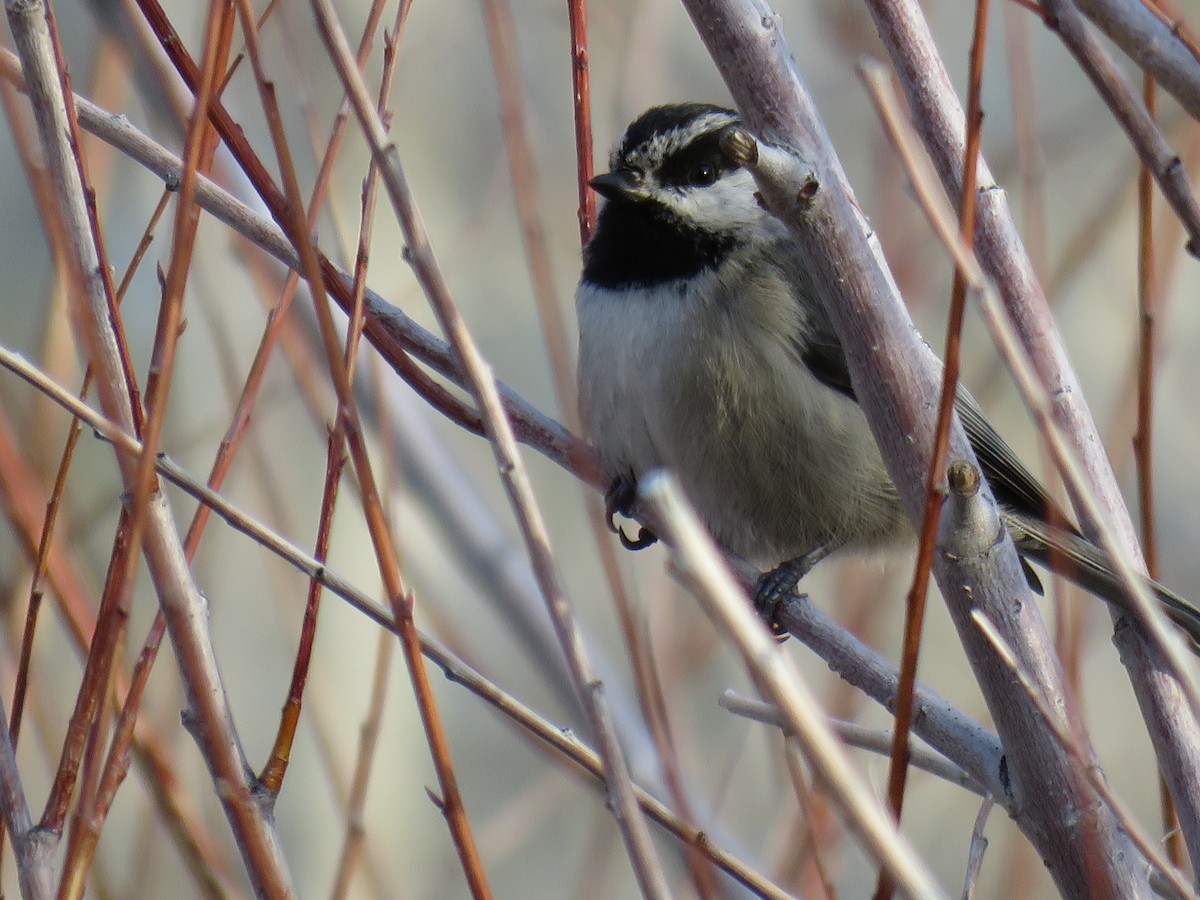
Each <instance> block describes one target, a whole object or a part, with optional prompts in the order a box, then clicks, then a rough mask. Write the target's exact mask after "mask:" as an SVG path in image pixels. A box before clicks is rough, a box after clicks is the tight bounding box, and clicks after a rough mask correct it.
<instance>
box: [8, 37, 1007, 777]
mask: <svg viewBox="0 0 1200 900" xmlns="http://www.w3.org/2000/svg"><path fill="white" fill-rule="evenodd" d="M0 75H3V76H4V77H7V78H9V79H10V80H13V81H14V82H15V83H17V84H23V82H22V80H21V73H20V68H19V66H18V65H17V64H16V63H15V60H14V59H13V57H12V56H11V54H5V53H3V52H0ZM76 101H77V103H78V104H79V109H80V121H81V124H83V125H84V126H85V127H86V128H88V129H89V130H91V131H93V133H95V134H97V135H99V136H101V137H102V138H103V139H104V140H105V141H107V142H109V143H112V144H113V145H114V146H117V147H118V148H120V149H121V150H122V152H124V153H126V154H128V155H129V156H130V157H131V158H132V159H134V160H136V161H138V162H139V163H140V164H142V165H143V166H145V167H146V168H147V169H148V170H150V171H151V172H153V173H154V174H156V175H157V176H158V177H159V178H161V179H163V180H164V181H165V182H166V183H168V184H171V183H174V181H175V180H176V179H177V175H178V167H179V159H178V158H177V157H175V156H173V155H172V154H171V153H170V152H168V151H167V150H165V149H164V148H162V147H161V146H160V145H158V144H156V143H154V142H153V141H151V140H150V139H149V138H147V137H146V136H145V135H143V134H142V133H141V132H139V131H138V130H137V129H135V128H134V127H133V126H132V125H131V124H130V123H129V122H128V120H126V119H124V118H123V117H120V116H113V115H111V114H109V113H107V112H105V111H104V110H101V109H99V108H97V107H95V106H94V105H92V104H90V103H89V102H88V101H87V100H85V99H83V98H76ZM197 198H198V201H199V202H200V204H201V205H202V206H203V207H204V208H205V209H206V210H207V211H208V212H210V213H211V214H213V215H214V216H215V217H216V218H218V219H219V220H221V221H223V222H225V223H226V224H228V225H229V226H230V227H231V228H233V229H234V230H236V231H237V232H238V233H240V234H242V235H243V236H245V237H246V238H247V239H248V240H251V241H252V242H254V243H255V244H256V245H257V246H259V247H261V248H262V249H264V250H265V251H266V252H268V253H270V254H271V255H272V256H274V257H275V258H277V259H279V260H280V262H282V263H283V264H285V265H288V266H291V267H293V268H294V267H296V266H297V265H298V263H297V261H296V256H295V251H294V250H293V249H292V247H291V245H290V244H289V243H288V242H287V239H286V238H285V237H284V235H283V234H282V232H281V231H280V230H279V229H278V227H276V226H275V225H273V224H272V223H270V222H268V221H266V220H265V219H263V218H262V217H261V216H258V215H257V214H255V213H254V212H253V211H252V210H250V209H249V208H248V207H246V206H245V205H244V204H242V203H241V202H240V201H238V200H236V199H235V198H233V197H232V196H231V195H230V194H228V193H227V192H225V191H224V190H222V189H221V188H218V187H217V186H215V185H213V184H211V182H206V181H205V180H204V179H201V185H200V189H199V191H198V194H197ZM339 277H340V278H342V279H343V280H344V281H346V282H347V283H349V282H350V276H347V275H340V276H339ZM366 306H367V309H368V313H369V315H368V320H367V337H368V338H369V339H370V340H371V341H372V342H373V343H374V344H375V346H376V349H378V350H379V351H380V353H381V355H382V356H383V357H384V358H385V359H388V360H389V361H390V364H391V365H393V366H395V365H396V359H398V358H404V359H407V357H406V356H404V355H403V352H404V351H403V349H401V347H402V345H403V347H404V348H409V349H414V350H415V351H416V352H419V354H420V355H421V358H422V359H424V360H425V361H427V362H428V363H429V364H431V365H433V366H434V367H435V368H436V369H437V370H438V371H439V372H443V373H444V374H446V375H447V377H449V378H451V379H452V380H454V381H455V382H456V383H461V380H462V379H461V375H460V373H459V368H458V366H457V364H456V363H454V362H453V361H452V360H451V359H450V357H449V348H448V347H447V345H446V344H445V343H444V342H443V341H441V340H440V339H438V338H436V337H434V336H433V335H431V334H430V333H429V332H427V331H425V330H424V329H422V328H421V327H420V326H419V325H417V324H416V323H415V322H414V321H413V320H412V319H411V318H409V317H408V316H406V315H405V314H404V313H403V312H402V311H400V310H398V309H396V308H395V307H393V306H391V304H389V303H387V302H386V301H385V300H383V299H382V298H380V297H379V296H378V295H377V294H374V293H373V292H371V291H369V290H368V291H367V293H366ZM372 323H375V325H376V327H375V328H374V329H373V328H372ZM409 364H412V362H411V360H409ZM439 387H440V386H439ZM442 390H444V388H442ZM500 391H501V394H502V396H503V397H504V401H505V407H506V410H507V411H508V414H509V416H510V417H511V418H512V421H513V424H514V427H515V429H516V431H517V434H518V435H520V436H521V439H522V440H523V441H524V442H525V443H527V444H529V445H530V446H531V447H533V448H534V449H536V450H537V451H538V452H540V453H541V454H542V455H544V456H545V457H547V458H548V459H550V460H552V461H554V462H556V463H558V465H560V466H562V467H563V468H565V469H566V470H568V471H570V472H572V473H573V474H574V475H575V476H576V477H578V478H580V479H583V480H584V481H586V482H587V483H589V484H591V485H593V486H594V487H597V488H599V489H601V490H603V489H604V488H605V487H606V486H607V480H606V479H605V478H604V477H603V476H602V475H601V474H600V472H599V469H598V468H597V467H596V466H595V465H594V464H593V463H591V462H590V461H589V460H587V458H586V456H585V455H584V454H583V453H582V452H581V449H585V448H583V444H582V442H580V441H579V439H578V438H576V437H574V436H573V435H571V434H570V433H569V432H567V431H566V430H565V429H564V428H563V427H562V426H561V425H559V424H558V423H557V422H554V421H553V420H551V419H549V418H548V417H546V416H545V415H543V414H542V413H540V412H539V411H538V410H537V409H536V408H534V407H533V406H532V405H531V404H529V403H528V402H527V401H525V400H524V399H523V398H521V397H520V396H519V395H518V394H516V393H515V392H514V391H513V390H512V389H511V388H509V387H507V386H505V385H503V384H502V385H500ZM85 409H86V408H85ZM80 414H81V415H82V413H80ZM472 416H473V417H474V418H473V419H472V420H471V422H473V428H472V430H475V431H476V432H477V433H478V432H479V431H480V430H481V429H482V426H481V424H480V423H479V420H478V417H477V415H476V414H474V413H473V412H472ZM88 421H89V424H92V425H93V426H95V427H99V425H97V424H96V422H95V421H93V420H90V419H89V420H88ZM185 490H188V491H189V492H190V493H192V495H193V496H196V497H205V496H207V495H205V494H204V493H203V490H202V485H196V486H193V487H185ZM209 502H210V501H209V500H206V501H205V503H206V504H207V503H209ZM214 508H216V507H214ZM222 515H224V513H222ZM231 524H234V527H237V525H236V517H234V522H232V523H231ZM268 548H269V549H271V548H270V546H269V545H268ZM502 574H503V573H493V575H492V577H502ZM326 586H327V587H328V586H329V585H328V584H327V585H326ZM335 592H336V591H335ZM781 615H782V617H783V621H784V622H785V624H789V623H790V624H791V625H792V630H793V631H794V632H795V633H796V634H797V635H798V637H799V639H800V640H802V641H804V642H805V643H806V644H808V645H810V646H812V647H813V649H814V650H815V651H816V652H817V653H818V655H819V656H820V657H821V658H822V659H825V660H827V661H828V662H829V663H830V665H831V666H832V667H833V668H834V670H835V671H837V672H838V673H839V674H841V675H842V677H843V678H845V679H846V680H847V681H848V682H849V683H851V684H854V685H855V686H856V687H859V688H860V689H862V690H864V691H865V692H866V693H867V694H868V695H870V696H872V697H874V698H875V699H876V700H877V701H878V702H880V703H882V704H883V705H884V706H886V707H888V708H889V709H890V708H891V707H892V706H893V704H894V696H895V693H894V692H895V686H896V677H897V676H896V672H895V670H894V669H893V668H891V667H889V666H887V665H886V664H885V663H883V661H882V660H881V659H880V658H879V657H878V656H877V655H876V654H875V653H874V652H873V651H871V650H870V649H869V648H867V647H866V646H865V645H863V644H862V642H861V641H858V640H856V639H854V638H853V637H852V636H851V635H850V634H849V633H847V632H846V631H845V629H844V628H842V627H841V626H839V625H838V624H837V623H835V622H833V621H832V620H831V619H829V618H828V617H824V616H822V615H821V614H820V613H819V611H818V610H816V609H815V608H814V607H812V605H811V604H807V603H805V602H804V601H803V600H801V599H799V598H797V599H796V600H794V601H790V600H789V601H787V602H785V604H784V606H783V608H782V610H781ZM918 702H919V703H920V705H921V707H922V709H923V710H924V713H923V715H922V716H921V717H920V718H919V719H918V721H917V722H916V725H915V727H916V730H917V732H918V733H919V734H921V735H922V736H923V737H925V738H926V739H927V740H929V741H930V743H931V744H933V745H934V746H936V747H938V748H939V750H941V751H942V752H944V753H946V755H947V756H949V757H950V758H951V759H954V760H955V761H957V762H958V763H959V764H960V765H962V766H963V767H964V768H965V769H967V770H968V771H970V772H971V773H972V775H973V776H974V777H976V778H977V779H978V780H979V781H980V782H981V783H985V784H988V785H991V786H992V787H991V788H990V789H992V790H993V793H995V794H996V796H997V797H1000V796H1001V795H1002V794H1003V790H1002V789H1001V788H1000V787H999V782H998V781H997V771H998V768H997V766H998V761H999V758H1000V752H999V747H998V744H996V741H995V738H994V737H993V736H991V735H988V734H987V733H986V732H985V731H984V730H982V729H981V728H979V727H978V726H977V725H975V724H974V723H973V722H971V720H970V718H969V717H968V716H966V715H965V714H963V713H962V712H961V711H959V710H956V709H954V708H953V707H950V706H949V705H947V704H945V703H944V701H938V700H936V699H935V698H933V697H931V696H930V695H929V694H927V693H919V694H918Z"/></svg>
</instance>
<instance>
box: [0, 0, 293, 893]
mask: <svg viewBox="0 0 1200 900" xmlns="http://www.w3.org/2000/svg"><path fill="white" fill-rule="evenodd" d="M8 12H9V21H10V25H11V27H12V29H13V33H14V37H15V38H16V40H17V45H18V48H19V52H20V54H21V55H22V62H23V64H24V70H25V72H26V76H27V78H28V90H29V94H30V98H31V101H32V103H33V106H34V111H35V114H36V118H37V122H38V134H39V137H40V139H41V143H42V148H43V151H44V153H45V157H46V160H47V165H48V168H49V169H50V171H51V173H52V177H53V179H54V182H55V193H56V197H57V200H58V203H57V204H56V205H57V207H58V209H59V210H60V211H61V214H62V216H63V220H64V222H65V223H66V233H67V234H68V235H69V236H70V251H71V253H70V263H71V274H72V278H71V285H72V287H73V288H74V289H75V290H72V292H71V294H72V300H73V302H74V303H76V304H77V306H76V321H77V322H78V323H80V325H81V327H82V334H81V337H82V339H83V340H82V343H83V344H84V346H86V347H87V350H88V356H89V358H90V360H91V362H92V364H93V365H94V366H95V371H96V379H97V386H98V388H99V393H100V398H101V403H102V405H103V407H104V409H105V412H106V414H107V415H108V416H109V417H110V418H112V419H113V420H114V421H116V422H118V423H120V425H121V427H122V428H125V429H128V430H133V429H134V428H136V427H137V426H138V422H139V415H140V414H138V413H135V408H136V404H135V403H134V402H133V401H132V400H131V396H130V392H131V390H132V387H133V380H132V378H130V377H129V370H128V368H127V367H126V365H125V361H124V360H125V357H124V355H123V354H122V352H121V349H120V348H121V347H122V346H123V341H121V340H120V339H119V337H118V334H117V331H116V328H115V327H114V326H115V322H116V319H115V316H114V314H113V308H112V304H111V302H110V301H111V298H112V291H111V289H110V285H108V284H107V273H108V268H107V265H106V264H105V263H104V262H103V261H102V259H101V257H100V256H99V253H98V250H97V247H98V241H99V234H98V232H97V231H96V229H95V228H94V218H93V217H92V215H91V214H90V212H89V208H88V203H87V199H86V198H87V191H86V189H85V184H84V181H83V178H82V173H81V171H80V164H79V160H78V158H77V157H76V156H75V154H74V147H75V146H76V142H75V141H72V140H69V138H70V136H71V135H73V134H74V130H73V127H72V124H71V123H72V121H73V120H74V117H73V116H72V115H71V114H70V113H69V112H68V109H70V110H71V111H72V112H73V110H74V104H73V95H72V94H71V93H70V92H69V91H66V90H64V86H63V84H62V81H61V80H60V78H59V74H58V73H59V69H58V65H57V63H56V60H55V54H54V50H53V47H52V45H51V42H50V36H49V25H48V23H47V21H46V16H45V9H44V7H42V6H41V4H40V3H29V4H22V5H21V8H20V9H16V8H14V6H13V5H11V4H10V5H9V7H8ZM117 462H118V465H119V467H120V469H121V475H122V480H123V482H124V484H125V487H126V489H127V490H130V491H131V492H132V490H133V488H134V486H135V484H136V475H137V461H136V458H134V457H131V456H129V455H127V454H124V453H118V454H117ZM142 550H143V552H144V554H145V556H146V560H147V563H148V566H149V569H150V576H151V579H152V581H153V583H154V587H155V591H156V593H157V594H158V597H159V601H160V604H161V605H162V608H163V610H164V613H165V614H166V617H167V621H168V625H169V628H170V632H171V637H172V640H173V642H174V644H175V650H176V656H177V658H178V660H179V664H180V670H181V672H182V673H183V677H184V681H185V683H186V685H187V688H188V699H189V705H190V707H191V716H192V721H193V723H194V725H195V727H194V729H193V731H194V735H195V737H196V739H197V741H198V743H199V745H200V747H201V751H202V754H203V756H204V759H205V761H206V763H207V764H208V766H209V769H210V773H211V775H212V777H213V780H214V782H216V783H218V784H220V785H221V786H222V789H221V790H220V791H219V792H218V796H219V798H220V800H221V803H222V806H223V807H224V810H225V813H226V816H227V818H228V820H229V823H230V826H231V829H232V831H233V834H234V837H235V840H236V841H237V843H238V846H239V849H240V850H241V853H242V858H243V861H244V862H245V864H246V868H247V871H248V872H249V875H250V879H251V881H252V883H253V884H254V886H255V889H256V890H259V891H261V892H262V893H265V894H273V895H275V896H281V897H286V896H289V895H291V893H292V889H291V885H290V883H289V878H288V875H287V867H286V864H285V863H284V861H283V858H282V854H281V852H280V848H279V845H278V841H277V837H276V835H275V834H274V831H273V829H272V827H271V825H270V823H269V820H268V817H267V816H266V815H265V813H264V810H262V809H261V808H260V807H259V806H258V805H257V803H256V802H255V800H254V798H253V795H252V791H251V785H250V783H249V780H248V778H247V777H246V768H245V760H244V757H243V754H242V751H241V745H240V740H239V738H238V735H237V731H236V728H235V726H234V724H233V721H232V717H231V714H230V711H229V708H228V704H227V702H226V698H225V692H224V688H223V685H222V683H221V679H220V675H219V673H218V672H217V668H216V660H215V657H214V655H213V649H212V644H211V641H210V636H209V634H208V632H207V630H206V622H207V619H206V616H205V615H204V609H205V608H206V604H205V601H204V598H203V597H202V596H201V595H200V593H199V591H198V590H197V588H196V585H195V583H194V582H193V581H192V579H191V575H190V573H189V572H188V570H187V566H186V563H185V561H184V557H183V553H182V548H181V546H180V542H179V538H178V535H177V533H176V531H175V526H174V522H173V519H172V515H171V510H170V506H169V504H168V502H167V500H166V497H165V496H163V495H162V494H157V495H154V496H153V497H151V498H150V501H149V504H148V513H147V520H146V530H145V537H144V541H143V547H142Z"/></svg>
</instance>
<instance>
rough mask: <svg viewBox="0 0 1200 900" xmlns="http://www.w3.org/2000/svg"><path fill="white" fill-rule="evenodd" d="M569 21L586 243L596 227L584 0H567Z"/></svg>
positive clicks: (582, 230)
mask: <svg viewBox="0 0 1200 900" xmlns="http://www.w3.org/2000/svg"><path fill="white" fill-rule="evenodd" d="M567 14H568V18H569V20H570V25H571V89H572V90H571V93H572V98H573V100H574V111H575V170H576V173H577V174H576V179H577V187H578V190H579V243H580V245H581V246H583V245H586V244H587V242H588V240H589V239H590V238H591V236H592V231H593V229H595V227H596V195H595V194H594V193H593V192H592V189H591V187H590V186H589V185H588V182H589V181H591V180H592V172H593V168H592V96H591V79H590V77H589V73H588V30H587V0H567Z"/></svg>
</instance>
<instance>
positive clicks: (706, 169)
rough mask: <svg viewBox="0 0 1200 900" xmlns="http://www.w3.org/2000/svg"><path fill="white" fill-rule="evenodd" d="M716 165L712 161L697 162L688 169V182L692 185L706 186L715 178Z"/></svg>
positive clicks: (716, 173)
mask: <svg viewBox="0 0 1200 900" xmlns="http://www.w3.org/2000/svg"><path fill="white" fill-rule="evenodd" d="M719 174H720V173H719V172H718V171H717V167H716V166H714V165H713V164H712V163H697V164H696V165H694V166H692V168H691V169H689V170H688V176H687V180H688V184H690V185H692V186H693V187H708V186H709V185H710V184H712V183H713V182H714V181H716V180H717V175H719Z"/></svg>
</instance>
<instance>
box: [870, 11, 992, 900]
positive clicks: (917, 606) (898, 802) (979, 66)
mask: <svg viewBox="0 0 1200 900" xmlns="http://www.w3.org/2000/svg"><path fill="white" fill-rule="evenodd" d="M987 15H988V2H987V0H976V2H975V25H974V33H973V37H972V39H971V65H970V76H969V79H968V85H969V87H968V95H967V97H968V99H967V147H966V158H965V165H966V169H965V171H966V172H967V178H966V179H965V181H964V182H963V189H962V194H960V195H959V222H960V224H961V228H962V234H963V240H964V241H967V242H968V243H969V242H970V241H971V239H972V236H973V235H974V234H975V178H974V173H975V171H976V166H975V162H976V159H977V158H978V156H979V142H980V140H981V137H982V126H983V110H982V109H981V106H980V92H981V90H982V87H983V59H984V48H985V46H986V41H987ZM860 74H861V70H860ZM966 299H967V282H966V278H965V277H964V276H963V273H962V272H961V271H960V270H959V269H958V268H957V267H956V268H955V270H954V282H953V285H952V287H951V291H950V316H949V321H948V323H947V325H946V349H945V352H944V353H943V354H942V361H943V363H944V366H945V367H944V368H943V369H942V391H941V397H940V398H939V400H938V417H937V424H936V425H935V426H934V439H933V451H932V459H931V460H930V463H929V473H928V475H927V476H926V481H925V509H924V511H923V515H922V518H921V530H920V539H919V541H920V542H919V550H918V552H917V562H916V572H915V573H914V575H913V583H912V588H911V589H910V590H909V593H908V602H907V604H906V607H905V618H904V645H903V652H902V656H901V664H900V691H899V694H898V696H897V698H896V728H895V731H894V732H893V734H894V736H895V743H894V744H893V746H892V753H891V758H890V760H889V762H888V802H889V803H890V804H891V807H892V812H893V813H894V814H895V816H896V821H900V820H901V810H902V808H903V806H904V783H905V779H906V776H907V772H908V732H909V728H910V724H911V722H912V715H913V708H912V702H913V687H914V685H915V684H916V680H917V660H918V658H919V656H920V650H921V627H922V624H923V623H924V621H925V601H926V598H927V593H928V590H929V576H930V573H931V571H932V568H933V553H934V545H935V543H936V540H937V520H938V513H939V512H940V511H941V508H942V500H943V498H944V497H945V487H944V485H945V476H944V475H943V473H944V472H945V469H946V461H947V459H946V458H947V454H948V453H949V449H950V423H951V420H952V419H953V417H954V403H955V400H956V399H957V397H958V375H959V354H960V351H961V348H962V328H963V316H964V312H965V310H966ZM890 896H891V890H890V886H889V885H888V884H887V883H886V881H885V880H884V878H883V875H882V873H881V874H880V881H879V885H878V887H877V888H876V890H875V897H876V898H877V900H886V898H887V897H890Z"/></svg>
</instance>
